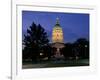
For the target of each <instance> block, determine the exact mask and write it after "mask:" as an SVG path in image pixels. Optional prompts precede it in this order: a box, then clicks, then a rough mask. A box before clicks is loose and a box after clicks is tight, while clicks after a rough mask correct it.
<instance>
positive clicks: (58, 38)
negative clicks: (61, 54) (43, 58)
mask: <svg viewBox="0 0 100 80" xmlns="http://www.w3.org/2000/svg"><path fill="white" fill-rule="evenodd" d="M52 42H53V43H56V42H59V43H63V30H62V27H61V26H60V24H59V19H58V18H57V21H56V24H55V26H54V28H53V31H52Z"/></svg>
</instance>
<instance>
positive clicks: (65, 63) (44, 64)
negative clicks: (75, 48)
mask: <svg viewBox="0 0 100 80" xmlns="http://www.w3.org/2000/svg"><path fill="white" fill-rule="evenodd" d="M73 66H89V60H88V59H80V60H66V61H46V62H41V63H24V64H23V65H22V68H23V69H30V68H51V67H73Z"/></svg>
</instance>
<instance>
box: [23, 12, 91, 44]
mask: <svg viewBox="0 0 100 80" xmlns="http://www.w3.org/2000/svg"><path fill="white" fill-rule="evenodd" d="M56 18H59V20H60V25H61V27H62V29H63V33H64V42H74V41H76V40H77V39H78V38H86V39H87V40H89V14H83V13H58V12H57V13H56V12H35V11H22V33H23V34H26V31H27V29H28V28H29V26H30V25H31V24H32V22H34V23H36V24H37V25H38V24H41V26H42V27H44V29H45V30H46V32H47V33H48V36H49V39H50V41H51V37H52V29H53V27H54V25H55V24H56ZM23 38H24V37H23Z"/></svg>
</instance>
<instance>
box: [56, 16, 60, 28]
mask: <svg viewBox="0 0 100 80" xmlns="http://www.w3.org/2000/svg"><path fill="white" fill-rule="evenodd" d="M58 26H59V27H60V22H59V18H58V17H57V18H56V25H55V27H58Z"/></svg>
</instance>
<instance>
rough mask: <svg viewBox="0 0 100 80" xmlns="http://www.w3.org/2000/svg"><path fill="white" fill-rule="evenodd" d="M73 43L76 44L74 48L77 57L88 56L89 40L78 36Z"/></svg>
mask: <svg viewBox="0 0 100 80" xmlns="http://www.w3.org/2000/svg"><path fill="white" fill-rule="evenodd" d="M74 44H76V46H75V47H74V48H75V49H77V52H78V53H79V57H81V58H89V41H87V40H86V39H84V38H80V39H78V40H77V41H76V42H75V43H74Z"/></svg>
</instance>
